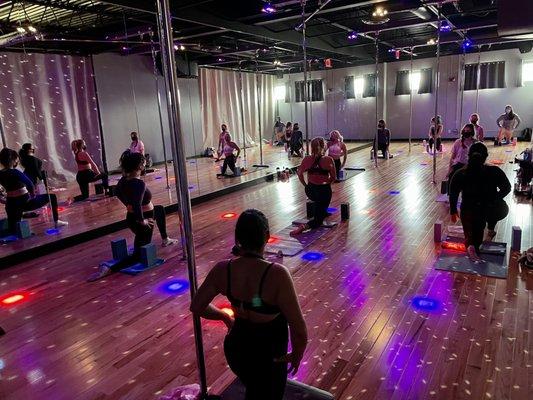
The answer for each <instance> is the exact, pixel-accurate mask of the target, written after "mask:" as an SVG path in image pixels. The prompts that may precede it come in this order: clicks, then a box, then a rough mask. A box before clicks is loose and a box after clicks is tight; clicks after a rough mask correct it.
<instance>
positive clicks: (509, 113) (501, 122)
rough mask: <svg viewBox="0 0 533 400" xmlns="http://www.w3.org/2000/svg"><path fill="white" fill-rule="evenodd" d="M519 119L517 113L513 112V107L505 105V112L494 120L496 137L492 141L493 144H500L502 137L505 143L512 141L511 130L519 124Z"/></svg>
mask: <svg viewBox="0 0 533 400" xmlns="http://www.w3.org/2000/svg"><path fill="white" fill-rule="evenodd" d="M520 122H522V121H521V119H520V117H519V116H518V114H515V113H514V112H513V107H512V106H510V105H507V106H505V114H502V115H500V116H499V117H498V119H497V120H496V124H497V125H498V138H497V139H496V140H495V141H494V145H495V146H501V145H502V139H503V138H505V140H506V141H507V143H506V144H509V143H511V142H512V141H513V132H514V130H515V129H516V128H518V126H519V125H520Z"/></svg>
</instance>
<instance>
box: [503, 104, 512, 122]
mask: <svg viewBox="0 0 533 400" xmlns="http://www.w3.org/2000/svg"><path fill="white" fill-rule="evenodd" d="M507 107H509V108H510V109H511V112H510V113H509V114H506V115H507V118H508V119H514V112H513V106H512V105H510V104H507V105H506V106H505V108H507Z"/></svg>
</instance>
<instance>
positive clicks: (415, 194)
mask: <svg viewBox="0 0 533 400" xmlns="http://www.w3.org/2000/svg"><path fill="white" fill-rule="evenodd" d="M420 192H421V185H420V182H419V181H418V180H417V179H416V177H414V176H410V177H409V178H408V179H407V187H406V189H404V190H403V192H402V193H403V196H402V198H403V199H405V200H404V201H405V204H406V205H409V207H405V209H406V211H408V212H409V213H416V212H419V209H418V207H413V206H414V205H417V204H418V203H419V201H420V198H421V194H420Z"/></svg>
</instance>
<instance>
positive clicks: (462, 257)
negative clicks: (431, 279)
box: [435, 249, 508, 279]
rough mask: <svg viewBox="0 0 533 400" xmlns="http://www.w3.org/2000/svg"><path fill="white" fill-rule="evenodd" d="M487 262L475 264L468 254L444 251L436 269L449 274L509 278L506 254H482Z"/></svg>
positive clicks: (436, 263)
mask: <svg viewBox="0 0 533 400" xmlns="http://www.w3.org/2000/svg"><path fill="white" fill-rule="evenodd" d="M481 258H483V260H484V261H485V262H478V263H476V262H473V261H471V260H470V259H469V258H468V256H467V255H466V253H463V252H457V251H454V250H447V249H442V250H441V253H440V255H439V257H438V258H437V261H436V262H435V269H438V270H440V271H448V272H461V273H465V274H474V275H483V276H488V277H490V278H501V279H506V278H507V272H508V266H507V262H506V260H505V254H481Z"/></svg>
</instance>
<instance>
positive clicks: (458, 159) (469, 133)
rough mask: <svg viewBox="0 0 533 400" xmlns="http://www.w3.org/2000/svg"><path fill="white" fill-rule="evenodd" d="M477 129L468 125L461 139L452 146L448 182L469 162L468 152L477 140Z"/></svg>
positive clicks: (462, 131)
mask: <svg viewBox="0 0 533 400" xmlns="http://www.w3.org/2000/svg"><path fill="white" fill-rule="evenodd" d="M474 134H475V128H474V125H472V124H466V125H465V126H463V129H461V138H460V139H457V140H456V141H455V143H454V144H453V146H452V155H451V157H450V167H449V169H448V182H450V181H451V180H452V178H453V175H454V174H455V173H456V172H457V171H459V170H460V169H461V168H463V167H464V166H465V165H466V164H467V162H468V151H469V150H470V146H472V145H473V144H474V143H475V142H476V140H475V139H474Z"/></svg>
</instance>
